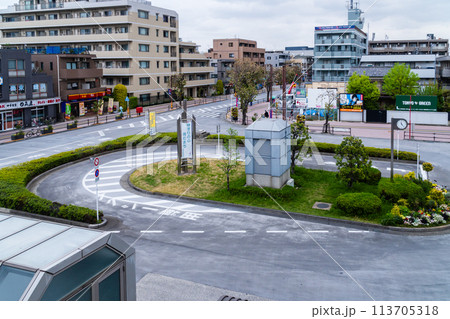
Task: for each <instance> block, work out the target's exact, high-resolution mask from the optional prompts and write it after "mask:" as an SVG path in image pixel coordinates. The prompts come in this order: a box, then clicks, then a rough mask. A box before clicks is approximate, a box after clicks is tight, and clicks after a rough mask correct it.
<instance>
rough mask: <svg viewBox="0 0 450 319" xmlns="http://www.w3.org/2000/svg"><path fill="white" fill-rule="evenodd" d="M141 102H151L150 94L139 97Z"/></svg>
mask: <svg viewBox="0 0 450 319" xmlns="http://www.w3.org/2000/svg"><path fill="white" fill-rule="evenodd" d="M139 100H140V102H141V103H143V102H148V101H150V94H141V95H139Z"/></svg>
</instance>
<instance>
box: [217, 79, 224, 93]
mask: <svg viewBox="0 0 450 319" xmlns="http://www.w3.org/2000/svg"><path fill="white" fill-rule="evenodd" d="M216 93H217V95H222V94H223V81H222V80H217V83H216Z"/></svg>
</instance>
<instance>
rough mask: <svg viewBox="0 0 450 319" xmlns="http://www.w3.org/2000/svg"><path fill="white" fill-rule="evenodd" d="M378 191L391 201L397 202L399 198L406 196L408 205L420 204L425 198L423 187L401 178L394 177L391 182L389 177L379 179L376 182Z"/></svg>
mask: <svg viewBox="0 0 450 319" xmlns="http://www.w3.org/2000/svg"><path fill="white" fill-rule="evenodd" d="M378 191H379V194H380V197H383V198H385V199H386V200H389V201H391V202H392V203H396V202H398V201H399V200H400V199H401V198H404V199H405V198H406V199H408V202H409V203H410V205H412V206H413V207H416V206H420V204H422V203H423V201H424V200H425V192H424V191H423V189H422V188H421V187H420V186H419V185H417V184H416V183H414V182H413V181H409V180H406V179H403V178H397V179H394V181H393V182H391V181H390V180H389V179H385V180H381V181H380V183H379V184H378Z"/></svg>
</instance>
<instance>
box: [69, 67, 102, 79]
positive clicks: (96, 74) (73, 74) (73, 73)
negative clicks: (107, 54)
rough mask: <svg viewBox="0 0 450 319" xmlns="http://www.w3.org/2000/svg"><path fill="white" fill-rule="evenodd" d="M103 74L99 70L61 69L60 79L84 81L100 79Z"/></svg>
mask: <svg viewBox="0 0 450 319" xmlns="http://www.w3.org/2000/svg"><path fill="white" fill-rule="evenodd" d="M102 74H103V72H102V70H99V69H74V70H72V69H61V70H60V78H61V79H86V78H100V77H101V76H102Z"/></svg>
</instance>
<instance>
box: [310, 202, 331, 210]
mask: <svg viewBox="0 0 450 319" xmlns="http://www.w3.org/2000/svg"><path fill="white" fill-rule="evenodd" d="M312 208H315V209H322V210H330V209H331V204H330V203H321V202H317V203H315V204H314V206H313V207H312Z"/></svg>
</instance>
